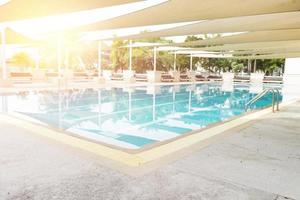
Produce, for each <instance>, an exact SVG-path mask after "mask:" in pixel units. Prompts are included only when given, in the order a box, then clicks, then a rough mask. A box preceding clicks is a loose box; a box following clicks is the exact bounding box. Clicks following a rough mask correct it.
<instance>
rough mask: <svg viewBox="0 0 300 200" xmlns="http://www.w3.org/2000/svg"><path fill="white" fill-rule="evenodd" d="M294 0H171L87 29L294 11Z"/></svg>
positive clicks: (299, 3)
mask: <svg viewBox="0 0 300 200" xmlns="http://www.w3.org/2000/svg"><path fill="white" fill-rule="evenodd" d="M299 9H300V1H295V0H264V1H261V0H226V1H224V0H201V1H200V0H184V1H182V0H172V1H167V2H165V3H163V4H160V5H157V6H154V7H151V8H148V9H144V10H141V11H138V12H134V13H131V14H128V15H126V16H122V17H117V18H115V19H113V20H109V21H107V22H102V23H99V24H94V25H92V26H90V27H89V29H90V30H98V29H110V28H121V27H136V26H145V25H157V24H168V23H178V22H188V21H196V20H207V19H218V18H227V17H237V16H250V15H259V14H270V13H279V12H291V11H298V10H299Z"/></svg>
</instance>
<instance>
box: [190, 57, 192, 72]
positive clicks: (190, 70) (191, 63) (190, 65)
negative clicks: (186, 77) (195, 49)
mask: <svg viewBox="0 0 300 200" xmlns="http://www.w3.org/2000/svg"><path fill="white" fill-rule="evenodd" d="M190 71H193V54H191V56H190Z"/></svg>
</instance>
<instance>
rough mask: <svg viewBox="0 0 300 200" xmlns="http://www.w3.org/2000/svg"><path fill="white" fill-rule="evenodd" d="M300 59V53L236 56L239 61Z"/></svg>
mask: <svg viewBox="0 0 300 200" xmlns="http://www.w3.org/2000/svg"><path fill="white" fill-rule="evenodd" d="M296 57H300V52H298V53H275V54H266V55H253V56H238V57H237V56H235V58H239V59H273V58H296Z"/></svg>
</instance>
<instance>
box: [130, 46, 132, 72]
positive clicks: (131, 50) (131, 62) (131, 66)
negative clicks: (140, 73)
mask: <svg viewBox="0 0 300 200" xmlns="http://www.w3.org/2000/svg"><path fill="white" fill-rule="evenodd" d="M129 71H132V40H130V41H129Z"/></svg>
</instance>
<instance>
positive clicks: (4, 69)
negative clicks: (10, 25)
mask: <svg viewBox="0 0 300 200" xmlns="http://www.w3.org/2000/svg"><path fill="white" fill-rule="evenodd" d="M5 32H6V27H2V30H1V65H2V79H3V80H6V79H7V66H6V34H5Z"/></svg>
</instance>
